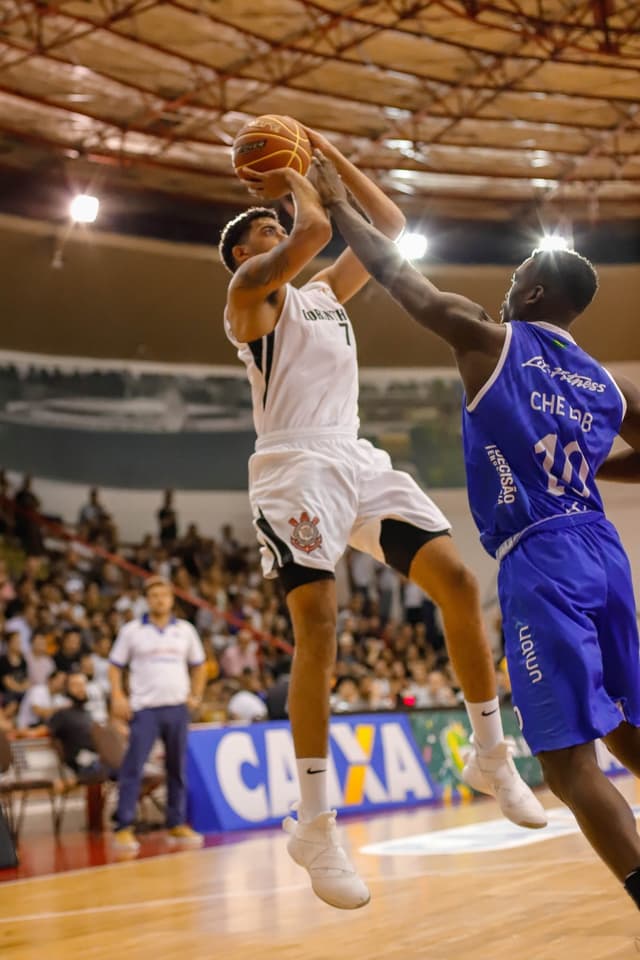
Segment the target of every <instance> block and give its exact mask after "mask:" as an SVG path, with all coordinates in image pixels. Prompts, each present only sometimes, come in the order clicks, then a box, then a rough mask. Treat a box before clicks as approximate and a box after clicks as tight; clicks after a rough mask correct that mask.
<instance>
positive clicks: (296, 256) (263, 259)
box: [227, 170, 331, 343]
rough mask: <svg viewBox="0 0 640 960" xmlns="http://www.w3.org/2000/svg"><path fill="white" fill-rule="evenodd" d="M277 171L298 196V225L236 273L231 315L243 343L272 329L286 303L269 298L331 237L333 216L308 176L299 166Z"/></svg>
mask: <svg viewBox="0 0 640 960" xmlns="http://www.w3.org/2000/svg"><path fill="white" fill-rule="evenodd" d="M275 175H277V176H278V177H282V178H284V179H285V180H286V182H287V186H288V188H289V189H290V191H291V193H292V195H293V202H294V207H295V217H294V223H293V229H292V231H291V233H290V234H289V236H288V237H286V239H284V240H282V241H281V242H280V243H278V245H277V246H275V247H272V249H271V250H269V251H268V252H267V253H259V254H256V256H253V257H251V258H250V259H249V260H245V262H244V263H243V264H242V265H241V266H240V267H239V268H238V270H237V271H236V273H234V275H233V279H232V281H231V283H230V285H229V292H228V295H227V306H228V317H229V323H230V325H231V330H232V332H233V335H234V337H235V338H236V339H237V340H238V341H240V342H243V343H248V342H250V341H251V340H258V339H259V338H260V337H263V336H264V335H265V334H267V333H271V331H272V330H273V328H274V327H275V325H276V323H277V320H278V315H279V307H281V304H278V305H277V306H276V305H274V303H273V302H270V301H272V299H273V298H272V295H273V294H275V293H277V291H279V290H280V288H281V287H283V286H284V285H285V284H286V283H288V282H289V281H290V280H293V278H294V277H296V276H297V275H298V274H299V273H300V271H301V270H302V269H303V268H304V267H306V265H307V264H308V263H309V261H310V260H312V259H313V258H314V257H315V256H316V254H318V253H319V252H320V251H321V250H322V248H323V247H325V246H326V244H327V243H328V242H329V240H330V239H331V224H330V222H329V218H328V216H327V214H326V212H325V210H324V208H323V206H322V204H321V203H320V198H319V197H318V194H317V192H316V190H315V188H314V187H313V186H312V185H311V183H310V182H309V180H307V179H306V177H302V176H300V174H299V173H296V172H295V171H294V170H280V171H274V176H275ZM268 176H269V175H266V176H265V177H263V180H266V179H268ZM264 229H266V230H268V229H277V225H275V224H273V223H269V222H266V223H265V226H264ZM267 298H270V299H269V300H268V299H267Z"/></svg>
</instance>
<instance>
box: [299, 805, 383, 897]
mask: <svg viewBox="0 0 640 960" xmlns="http://www.w3.org/2000/svg"><path fill="white" fill-rule="evenodd" d="M295 809H296V808H295V807H294V810H295ZM282 828H283V830H284V831H285V833H288V834H290V837H289V841H288V842H287V850H288V852H289V856H290V857H291V859H292V860H294V861H295V862H296V863H297V864H298V865H299V866H300V867H304V868H305V870H306V871H307V872H308V874H309V876H310V877H311V886H312V887H313V892H314V893H315V894H316V896H318V897H320V899H321V900H324V902H325V903H328V904H329V905H330V906H332V907H338V909H340V910H356V909H357V908H358V907H364V906H366V904H367V903H369V900H370V899H371V894H370V893H369V888H368V887H367V885H366V884H365V883H363V881H362V880H361V879H360V877H359V876H358V874H357V873H356V871H355V869H354V868H353V866H352V865H351V863H350V862H349V859H348V858H347V855H346V853H345V852H344V850H343V849H342V847H341V846H340V844H339V843H338V831H337V830H336V811H335V810H329V811H328V812H327V813H321V814H319V815H318V816H317V817H316V818H315V820H311V821H309V823H305V822H304V821H300V820H294V818H293V817H287V818H286V820H284V821H283V823H282Z"/></svg>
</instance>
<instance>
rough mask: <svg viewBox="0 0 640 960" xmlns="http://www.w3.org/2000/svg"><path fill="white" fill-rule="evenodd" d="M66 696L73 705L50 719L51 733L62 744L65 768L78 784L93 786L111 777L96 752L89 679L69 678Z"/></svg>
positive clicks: (70, 676) (80, 674)
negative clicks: (88, 692)
mask: <svg viewBox="0 0 640 960" xmlns="http://www.w3.org/2000/svg"><path fill="white" fill-rule="evenodd" d="M65 692H66V695H67V698H68V699H69V701H70V705H69V706H67V707H63V708H62V709H61V710H57V711H56V712H55V713H54V714H53V715H52V716H51V717H50V718H49V723H48V726H49V731H50V733H51V736H53V737H55V738H56V739H57V740H59V741H60V743H61V744H62V751H63V757H64V762H65V764H66V765H67V766H68V767H69V768H70V769H71V770H72V771H73V773H74V774H75V776H76V778H77V780H78V781H79V782H83V781H84V782H88V781H89V782H90V781H91V780H95V779H102V778H103V777H105V776H108V775H110V773H111V772H110V771H106V770H105V769H104V767H103V766H102V764H101V763H100V760H99V759H98V756H97V754H96V752H95V747H94V743H93V737H92V734H91V727H92V725H93V723H94V719H93V717H92V716H91V713H90V712H89V709H88V694H87V678H86V677H85V676H84V674H82V673H70V674H68V676H67V677H66V690H65Z"/></svg>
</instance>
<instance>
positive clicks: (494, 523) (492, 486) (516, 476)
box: [463, 322, 626, 558]
mask: <svg viewBox="0 0 640 960" xmlns="http://www.w3.org/2000/svg"><path fill="white" fill-rule="evenodd" d="M506 334H507V336H506V340H505V344H504V348H503V351H502V355H501V357H500V360H499V362H498V364H497V366H496V369H495V371H494V373H493V375H492V376H491V378H490V379H489V381H488V382H487V383H486V384H485V385H484V387H483V388H482V389H481V390H480V392H479V393H478V395H477V396H476V397H475V398H474V399H473V401H472V402H471V403H470V404H468V405H465V407H464V410H463V437H464V455H465V466H466V471H467V486H468V492H469V502H470V506H471V512H472V513H473V517H474V520H475V522H476V525H477V527H478V529H479V531H480V539H481V541H482V543H483V545H484V547H485V549H486V550H487V551H488V552H489V553H490V554H491V555H492V556H496V555H497V556H498V557H499V558H500V557H501V556H502V555H503V554H504V553H505V552H506V551H507V550H508V549H509V548H510V547H511V546H513V545H514V544H515V543H516V542H517V541H518V540H519V539H520V537H521V536H522V534H523V533H524V531H526V530H528V528H530V527H532V526H533V525H537V524H541V523H544V522H546V521H549V520H551V519H552V518H558V519H556V520H554V526H555V525H557V524H560V525H563V521H562V520H561V519H560V518H566V521H567V523H568V522H571V518H572V517H575V515H576V514H585V517H584V519H585V520H586V519H588V517H587V516H586V514H588V513H589V512H591V513H592V514H594V515H600V516H602V515H603V514H604V508H603V505H602V498H601V496H600V493H599V491H598V488H597V486H596V482H595V477H596V473H597V472H598V469H599V468H600V465H601V464H602V462H603V461H604V460H605V459H606V457H607V455H608V453H609V451H610V449H611V445H612V443H613V440H614V438H615V436H616V435H617V434H618V433H619V431H620V426H621V423H622V420H623V418H624V414H625V409H626V405H625V400H624V397H623V395H622V393H621V391H620V389H619V387H618V386H617V384H616V383H615V381H614V380H613V378H612V377H611V375H610V374H609V373H608V371H607V370H606V369H605V368H604V367H603V366H601V365H600V364H599V363H597V361H596V360H594V359H593V357H591V356H589V354H588V353H585V351H584V350H582V349H581V348H580V347H579V346H578V345H577V343H576V342H575V340H574V339H573V337H572V336H571V335H570V334H569V333H567V332H566V331H565V330H562V329H560V328H559V327H555V326H553V325H552V324H549V323H522V322H515V323H509V324H506ZM594 519H595V516H594Z"/></svg>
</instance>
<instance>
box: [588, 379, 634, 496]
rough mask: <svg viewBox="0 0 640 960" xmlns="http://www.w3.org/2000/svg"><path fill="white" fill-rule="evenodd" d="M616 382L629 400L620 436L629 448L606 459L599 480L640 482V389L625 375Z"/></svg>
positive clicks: (599, 473) (599, 472)
mask: <svg viewBox="0 0 640 960" xmlns="http://www.w3.org/2000/svg"><path fill="white" fill-rule="evenodd" d="M616 382H617V384H618V386H619V387H620V390H621V391H622V393H623V395H624V398H625V400H626V401H627V412H626V414H625V418H624V420H623V421H622V426H621V427H620V436H621V437H622V439H623V440H626V441H627V443H628V444H629V448H628V449H627V450H622V451H621V452H620V453H612V454H611V456H610V457H608V458H607V459H606V460H605V462H604V463H603V464H602V466H601V467H600V469H599V470H598V480H617V481H618V483H640V390H638V388H637V387H636V386H635V385H634V384H633V383H631V381H630V380H626V379H624V378H623V377H616Z"/></svg>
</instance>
